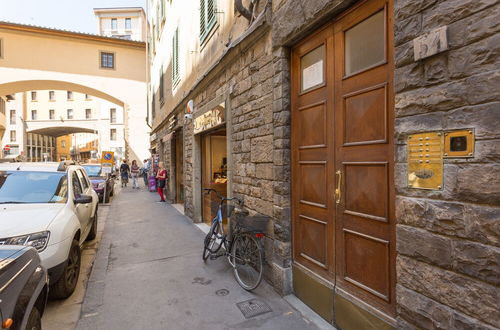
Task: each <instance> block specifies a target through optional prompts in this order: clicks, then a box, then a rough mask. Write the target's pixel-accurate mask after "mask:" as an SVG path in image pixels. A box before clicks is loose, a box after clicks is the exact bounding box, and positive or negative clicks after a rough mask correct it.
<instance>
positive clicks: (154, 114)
mask: <svg viewBox="0 0 500 330" xmlns="http://www.w3.org/2000/svg"><path fill="white" fill-rule="evenodd" d="M155 102H156V101H155V94H154V93H153V97H152V98H151V117H153V119H155V117H156V104H155Z"/></svg>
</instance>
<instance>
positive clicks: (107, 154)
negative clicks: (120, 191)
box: [101, 151, 115, 205]
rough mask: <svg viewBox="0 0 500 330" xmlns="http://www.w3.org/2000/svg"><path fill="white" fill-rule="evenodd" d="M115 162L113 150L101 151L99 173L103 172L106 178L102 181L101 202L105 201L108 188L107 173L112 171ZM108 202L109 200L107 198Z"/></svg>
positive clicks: (104, 202)
mask: <svg viewBox="0 0 500 330" xmlns="http://www.w3.org/2000/svg"><path fill="white" fill-rule="evenodd" d="M114 163H115V154H114V152H113V151H103V152H102V157H101V173H102V174H105V176H106V179H105V181H104V195H103V197H102V203H103V204H104V205H107V204H108V203H106V190H107V188H108V175H110V174H111V173H112V172H113V164H114ZM108 202H109V200H108Z"/></svg>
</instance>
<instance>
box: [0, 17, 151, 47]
mask: <svg viewBox="0 0 500 330" xmlns="http://www.w3.org/2000/svg"><path fill="white" fill-rule="evenodd" d="M0 29H5V30H11V31H18V32H27V33H37V34H44V35H50V36H57V37H63V38H70V39H81V40H90V41H96V42H101V43H106V44H108V45H109V44H112V45H117V46H128V47H135V48H144V49H145V48H146V43H145V42H142V41H133V40H124V39H118V38H111V37H105V36H100V35H96V34H89V33H82V32H73V31H66V30H59V29H54V28H47V27H41V26H34V25H25V24H19V23H11V22H4V21H0Z"/></svg>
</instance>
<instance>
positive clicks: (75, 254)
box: [49, 239, 81, 299]
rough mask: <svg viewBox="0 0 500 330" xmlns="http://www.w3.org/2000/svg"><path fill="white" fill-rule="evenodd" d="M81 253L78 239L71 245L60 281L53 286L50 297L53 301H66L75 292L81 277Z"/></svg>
mask: <svg viewBox="0 0 500 330" xmlns="http://www.w3.org/2000/svg"><path fill="white" fill-rule="evenodd" d="M80 263H81V251H80V246H79V245H78V241H77V240H76V239H74V240H73V243H71V248H70V249H69V255H68V260H67V261H66V266H65V267H64V271H63V274H62V275H61V277H60V278H59V280H58V281H57V282H56V283H54V284H53V285H51V287H50V290H49V295H50V297H51V298H52V299H65V298H68V297H69V296H71V294H72V293H73V292H74V291H75V288H76V284H77V283H78V277H79V275H80Z"/></svg>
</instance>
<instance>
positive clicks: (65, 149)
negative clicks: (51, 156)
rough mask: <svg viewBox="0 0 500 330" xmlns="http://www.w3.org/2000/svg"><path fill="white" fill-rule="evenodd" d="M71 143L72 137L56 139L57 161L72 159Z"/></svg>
mask: <svg viewBox="0 0 500 330" xmlns="http://www.w3.org/2000/svg"><path fill="white" fill-rule="evenodd" d="M71 141H72V135H71V134H69V135H63V136H60V137H58V138H56V146H57V147H56V160H57V161H61V160H66V159H71V153H70V151H71V150H70V149H71Z"/></svg>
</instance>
